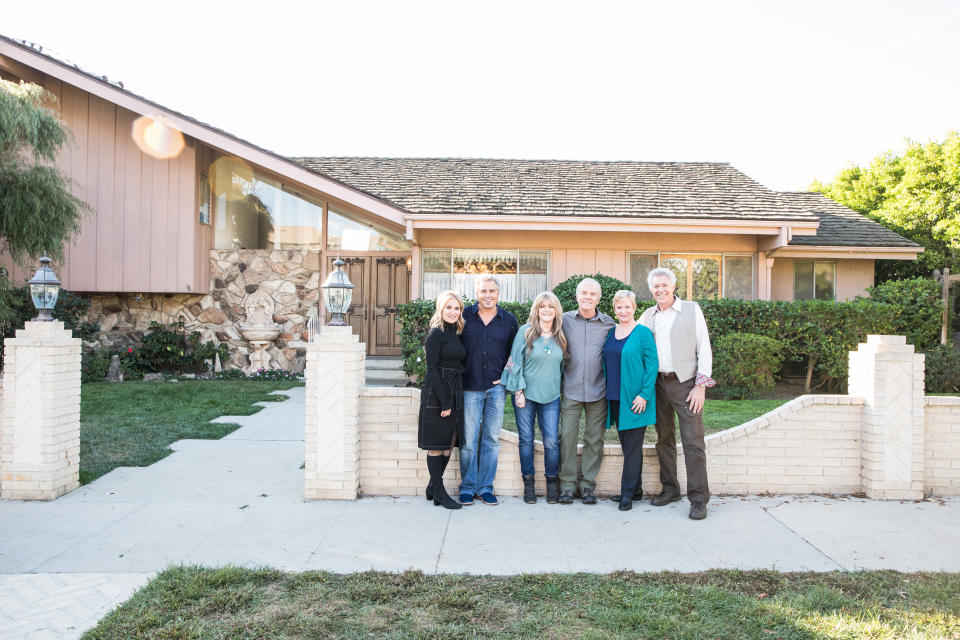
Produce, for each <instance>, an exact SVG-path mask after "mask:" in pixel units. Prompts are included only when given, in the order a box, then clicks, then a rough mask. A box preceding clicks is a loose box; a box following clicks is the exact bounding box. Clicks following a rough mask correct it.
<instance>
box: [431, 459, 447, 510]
mask: <svg viewBox="0 0 960 640" xmlns="http://www.w3.org/2000/svg"><path fill="white" fill-rule="evenodd" d="M438 457H439V458H442V459H443V464H442V465H441V466H440V477H443V474H445V473H446V472H447V465H448V464H450V456H449V455H440V456H438ZM426 494H427V500H433V478H432V477H431V478H430V482H429V483H428V484H427V491H426Z"/></svg>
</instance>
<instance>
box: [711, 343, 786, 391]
mask: <svg viewBox="0 0 960 640" xmlns="http://www.w3.org/2000/svg"><path fill="white" fill-rule="evenodd" d="M783 347H784V345H783V343H782V342H780V341H779V340H774V339H773V338H768V337H766V336H758V335H757V334H755V333H736V332H735V333H728V334H727V335H725V336H720V337H719V338H717V340H716V341H715V343H714V344H713V378H714V380H716V381H717V388H718V390H719V393H720V395H721V396H723V397H724V398H728V399H733V400H740V399H743V398H750V397H756V396H758V395H761V394H763V393H766V392H767V391H770V390H771V389H773V387H774V384H776V381H777V376H778V375H779V373H780V366H781V365H782V364H783V351H784V348H783Z"/></svg>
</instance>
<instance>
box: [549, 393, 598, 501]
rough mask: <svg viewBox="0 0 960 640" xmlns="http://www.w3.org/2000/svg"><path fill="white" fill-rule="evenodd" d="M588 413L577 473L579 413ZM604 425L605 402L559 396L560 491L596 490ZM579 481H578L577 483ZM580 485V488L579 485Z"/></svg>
mask: <svg viewBox="0 0 960 640" xmlns="http://www.w3.org/2000/svg"><path fill="white" fill-rule="evenodd" d="M581 413H585V414H586V416H587V419H586V424H585V426H584V429H583V454H582V456H581V459H580V472H579V473H577V444H578V441H579V439H580V438H579V436H580V414H581ZM606 426H607V401H606V400H597V401H595V402H577V401H576V400H569V399H567V398H561V399H560V490H561V491H577V489H578V488H579V489H591V490H593V489H596V487H597V473H598V472H599V471H600V463H601V462H603V431H604V429H605V428H606ZM578 481H579V482H578ZM578 484H579V487H578Z"/></svg>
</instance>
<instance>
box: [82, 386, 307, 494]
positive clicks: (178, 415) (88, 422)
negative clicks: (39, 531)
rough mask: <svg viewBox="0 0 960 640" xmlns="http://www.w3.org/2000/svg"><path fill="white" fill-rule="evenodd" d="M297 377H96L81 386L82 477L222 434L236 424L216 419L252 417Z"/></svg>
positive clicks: (145, 460) (138, 464) (138, 463)
mask: <svg viewBox="0 0 960 640" xmlns="http://www.w3.org/2000/svg"><path fill="white" fill-rule="evenodd" d="M298 384H299V383H296V382H260V381H256V382H253V381H238V380H215V381H208V380H185V381H181V382H123V383H109V382H96V383H88V384H84V385H82V386H81V388H80V389H81V391H80V482H81V483H83V484H86V483H88V482H91V481H92V480H96V479H97V478H99V477H100V476H102V475H103V474H105V473H107V472H108V471H110V470H112V469H115V468H116V467H143V466H147V465H150V464H153V463H154V462H156V461H157V460H160V459H161V458H164V457H166V456H167V455H169V454H170V449H168V448H167V447H168V445H169V444H170V443H171V442H176V441H177V440H181V439H183V438H202V439H216V438H222V437H223V436H225V435H227V434H228V433H230V432H231V431H233V430H235V429H236V428H237V427H238V425H236V424H218V423H215V424H210V422H209V421H210V420H212V419H213V418H217V417H219V416H224V415H232V416H246V415H250V414H252V413H256V412H257V411H259V410H260V407H256V406H253V403H255V402H259V401H261V400H268V401H269V400H282V399H283V397H282V396H281V397H277V396H271V395H267V394H268V393H269V392H271V391H274V390H276V389H289V388H290V387H294V386H297V385H298Z"/></svg>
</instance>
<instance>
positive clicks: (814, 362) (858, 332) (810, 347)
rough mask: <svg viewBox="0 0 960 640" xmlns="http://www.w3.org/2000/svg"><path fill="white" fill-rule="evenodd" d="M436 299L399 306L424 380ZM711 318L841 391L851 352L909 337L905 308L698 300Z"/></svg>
mask: <svg viewBox="0 0 960 640" xmlns="http://www.w3.org/2000/svg"><path fill="white" fill-rule="evenodd" d="M433 306H434V301H433V300H414V301H413V302H409V303H407V304H404V305H401V306H400V310H399V313H398V318H399V320H400V325H401V330H400V335H401V344H402V346H403V370H404V372H405V373H407V374H408V375H416V376H417V377H418V380H419V379H422V376H423V374H424V373H425V371H426V365H425V364H424V363H423V358H422V353H423V338H424V336H425V335H426V332H427V327H428V323H429V321H430V316H431V315H432V313H433ZM501 306H502V307H503V308H505V309H506V310H508V311H510V312H512V313H513V314H514V315H515V316H516V317H517V320H518V321H519V322H520V323H521V324H523V323H524V322H525V321H526V318H527V316H528V315H529V309H530V303H529V302H525V303H504V304H502V305H501ZM700 306H701V308H702V309H703V314H704V316H705V318H706V320H707V327H709V330H710V337H711V340H712V341H713V342H714V343H716V341H717V340H718V339H719V338H721V337H722V336H725V335H728V334H730V333H753V334H757V335H760V336H765V337H767V338H773V339H775V340H779V341H780V342H781V343H783V345H784V348H783V354H782V355H783V357H784V358H785V359H786V360H805V361H806V362H807V363H808V376H807V377H808V388H810V389H813V388H829V389H841V388H843V387H844V385H845V384H846V378H847V360H848V356H847V352H848V351H851V350H853V349H856V347H857V345H858V344H859V343H861V342H864V341H865V340H866V336H867V334H872V333H874V334H876V333H882V334H907V333H908V331H909V327H908V326H905V325H904V324H903V321H902V320H901V317H902V316H903V317H906V316H905V315H904V314H903V313H902V311H903V310H902V308H901V307H898V306H895V305H892V304H883V303H878V302H873V301H870V300H855V301H853V302H832V301H826V300H802V301H798V302H771V301H767V300H732V299H721V300H703V301H700Z"/></svg>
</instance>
